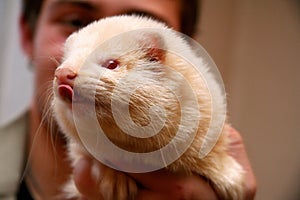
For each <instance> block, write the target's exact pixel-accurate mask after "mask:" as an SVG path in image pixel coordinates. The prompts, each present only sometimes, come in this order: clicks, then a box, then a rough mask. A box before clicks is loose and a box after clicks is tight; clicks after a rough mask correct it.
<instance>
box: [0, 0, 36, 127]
mask: <svg viewBox="0 0 300 200" xmlns="http://www.w3.org/2000/svg"><path fill="white" fill-rule="evenodd" d="M19 9H20V2H19V1H18V0H13V1H7V0H6V1H0V19H2V22H1V27H0V45H1V48H0V62H1V66H0V125H1V124H5V123H8V122H9V121H11V120H13V119H14V118H15V117H16V116H18V114H19V113H20V112H23V111H24V110H25V109H26V107H27V105H28V103H29V100H30V97H31V94H32V87H31V86H32V74H31V72H30V71H29V70H28V67H27V61H26V59H25V57H24V55H23V54H22V52H21V50H20V48H19V46H20V45H19V36H18V15H19Z"/></svg>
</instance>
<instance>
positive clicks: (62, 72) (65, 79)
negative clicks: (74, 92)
mask: <svg viewBox="0 0 300 200" xmlns="http://www.w3.org/2000/svg"><path fill="white" fill-rule="evenodd" d="M76 76H77V74H76V72H74V71H73V70H71V69H69V68H65V67H64V68H58V69H57V70H56V71H55V77H56V79H57V83H58V85H62V84H64V85H69V86H71V87H73V86H74V79H75V77H76Z"/></svg>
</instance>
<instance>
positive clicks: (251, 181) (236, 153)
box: [229, 127, 256, 200]
mask: <svg viewBox="0 0 300 200" xmlns="http://www.w3.org/2000/svg"><path fill="white" fill-rule="evenodd" d="M229 137H230V139H231V143H230V145H229V154H230V155H231V156H232V157H234V158H235V159H236V160H237V161H238V162H239V163H240V164H241V165H242V167H243V168H244V170H245V172H246V173H245V186H244V187H245V199H249V200H252V199H254V197H255V194H256V179H255V176H254V173H253V170H252V168H251V165H250V162H249V160H248V156H247V153H246V149H245V146H244V143H243V139H242V137H241V135H240V134H239V133H238V132H237V131H236V130H235V129H234V128H232V127H229Z"/></svg>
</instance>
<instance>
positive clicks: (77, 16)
mask: <svg viewBox="0 0 300 200" xmlns="http://www.w3.org/2000/svg"><path fill="white" fill-rule="evenodd" d="M129 13H138V14H140V13H144V14H146V15H150V16H153V17H155V18H158V19H160V20H162V21H164V22H166V23H167V24H168V25H169V26H171V27H173V28H175V29H176V30H178V29H179V22H180V20H179V18H180V16H179V13H180V1H179V0H178V1H177V0H163V1H162V0H139V1H136V0H126V1H124V0H44V4H43V7H42V10H41V14H40V16H39V19H38V23H37V26H36V32H35V34H34V37H32V38H30V37H27V38H26V37H25V39H23V40H25V41H23V44H24V43H25V46H26V48H24V49H25V51H26V53H27V55H28V57H29V58H30V59H31V60H32V61H33V65H34V68H35V99H34V105H35V106H37V108H38V109H39V111H40V113H42V112H43V111H45V110H43V109H45V108H48V103H50V102H49V101H50V98H49V94H51V92H50V91H51V87H52V80H53V75H54V70H55V69H56V67H57V66H58V65H59V62H60V60H61V58H62V47H63V43H64V41H65V40H66V38H67V37H68V36H69V35H70V34H71V33H72V32H74V31H76V30H78V29H79V28H81V27H83V26H85V25H87V24H89V23H90V22H92V21H94V20H98V19H101V18H103V17H107V16H112V15H118V14H129ZM23 34H24V33H23ZM23 47H24V45H23Z"/></svg>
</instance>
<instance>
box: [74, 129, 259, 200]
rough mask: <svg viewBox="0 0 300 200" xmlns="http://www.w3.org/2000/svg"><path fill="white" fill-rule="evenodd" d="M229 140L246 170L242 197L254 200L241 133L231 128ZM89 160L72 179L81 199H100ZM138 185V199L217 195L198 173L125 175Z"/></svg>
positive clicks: (85, 160)
mask: <svg viewBox="0 0 300 200" xmlns="http://www.w3.org/2000/svg"><path fill="white" fill-rule="evenodd" d="M229 137H230V138H231V143H230V146H229V153H230V154H231V155H232V156H233V157H234V158H235V159H236V160H237V161H238V162H239V163H240V164H241V165H242V166H243V168H244V170H245V172H246V173H245V186H244V187H245V198H244V199H246V200H251V199H254V196H255V193H256V180H255V177H254V174H253V171H252V169H251V166H250V163H249V160H248V157H247V154H246V150H245V147H244V144H243V140H242V137H241V135H240V134H239V133H238V132H237V131H236V130H235V129H233V128H230V134H229ZM92 162H93V160H91V159H90V158H83V159H81V160H80V161H79V162H78V163H77V164H76V166H75V168H74V180H75V184H76V186H77V188H78V190H79V191H80V192H81V194H82V195H83V196H84V197H82V199H89V200H96V199H97V200H101V199H102V198H101V194H100V191H99V188H98V185H99V182H100V181H101V177H99V178H98V179H97V180H99V181H97V180H96V179H95V178H94V177H93V176H92V169H91V166H92ZM128 175H129V176H131V177H132V178H134V179H135V180H136V181H137V182H138V183H139V185H141V186H142V187H140V188H139V190H138V194H137V198H136V199H137V200H148V199H151V200H152V199H155V200H168V199H197V200H201V199H210V200H213V199H218V198H217V194H216V193H215V192H214V190H213V188H212V187H211V186H210V185H209V183H208V182H207V181H206V179H205V178H203V177H200V176H198V175H192V176H185V175H180V174H174V173H170V172H168V171H166V170H159V171H155V172H151V173H145V174H138V173H136V174H134V173H131V174H128Z"/></svg>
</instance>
